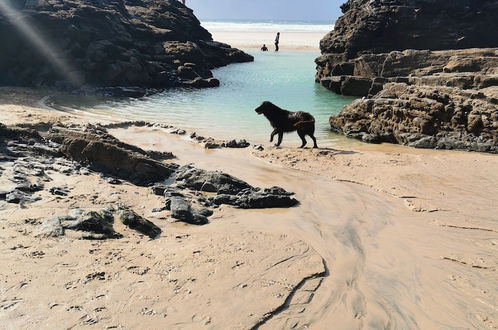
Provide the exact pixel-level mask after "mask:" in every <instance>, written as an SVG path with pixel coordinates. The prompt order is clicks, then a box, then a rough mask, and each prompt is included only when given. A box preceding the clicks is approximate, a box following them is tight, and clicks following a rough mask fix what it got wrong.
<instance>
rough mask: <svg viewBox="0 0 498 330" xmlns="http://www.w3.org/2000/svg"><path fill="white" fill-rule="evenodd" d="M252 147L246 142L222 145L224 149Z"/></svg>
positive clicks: (238, 141)
mask: <svg viewBox="0 0 498 330" xmlns="http://www.w3.org/2000/svg"><path fill="white" fill-rule="evenodd" d="M250 145H251V144H250V143H249V142H247V141H246V140H230V141H226V142H223V143H222V144H221V146H222V147H224V148H247V147H249V146H250Z"/></svg>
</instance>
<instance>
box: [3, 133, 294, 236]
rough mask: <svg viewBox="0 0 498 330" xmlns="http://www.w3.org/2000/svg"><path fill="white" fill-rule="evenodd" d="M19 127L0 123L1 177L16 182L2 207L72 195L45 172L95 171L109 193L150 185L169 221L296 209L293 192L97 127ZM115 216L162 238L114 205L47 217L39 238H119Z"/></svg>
mask: <svg viewBox="0 0 498 330" xmlns="http://www.w3.org/2000/svg"><path fill="white" fill-rule="evenodd" d="M23 126H24V127H22V128H21V127H19V126H14V127H7V126H5V125H2V124H1V123H0V165H2V166H0V178H1V179H2V180H5V181H10V182H12V183H15V185H12V186H11V187H9V189H7V190H2V191H0V202H3V201H5V202H8V203H15V204H19V206H20V207H21V208H22V207H24V206H25V204H28V203H36V202H37V201H39V200H41V199H43V198H46V197H47V196H51V198H55V200H60V199H74V198H75V196H74V194H73V193H72V191H71V190H72V188H71V187H66V186H55V185H52V186H51V187H46V186H45V183H46V182H50V181H52V179H51V178H50V177H49V175H47V173H48V172H46V171H56V172H58V173H60V174H62V175H66V176H72V175H76V176H88V175H91V174H92V173H98V174H99V175H100V177H101V180H100V182H101V184H103V185H108V186H107V187H109V189H115V187H114V186H115V185H119V184H123V182H122V181H121V180H118V179H116V178H120V179H122V180H126V181H128V185H129V184H135V185H140V186H150V188H151V190H152V192H153V193H154V195H159V196H163V197H164V199H163V201H164V205H163V207H158V208H154V209H153V210H152V212H153V213H159V212H164V211H170V212H169V216H170V217H171V218H172V219H173V220H174V221H181V222H185V223H189V224H193V225H205V224H208V223H209V219H208V218H209V217H210V216H212V215H213V214H214V210H216V209H217V208H219V207H220V205H222V204H226V205H231V206H235V207H238V208H284V207H292V206H296V205H298V204H299V202H298V201H297V200H296V199H295V198H293V197H292V196H293V195H294V194H293V193H291V192H288V191H286V190H284V189H282V188H279V187H272V188H268V189H262V188H256V187H253V186H251V185H250V184H249V183H247V182H245V181H242V180H240V179H237V178H235V177H233V176H231V175H229V174H227V173H223V172H219V171H206V170H202V169H198V168H195V167H193V166H192V165H187V166H179V165H178V164H175V163H171V162H166V161H163V160H164V159H169V158H171V157H170V156H171V154H170V153H164V152H151V151H146V150H143V149H141V148H138V147H136V146H133V145H129V144H126V143H123V142H121V141H119V140H118V139H116V138H114V137H113V136H112V135H110V134H109V133H108V132H107V130H106V129H105V128H104V127H103V126H100V125H92V124H85V125H67V126H62V125H61V124H58V125H55V124H51V123H38V124H34V125H29V124H24V125H23ZM4 164H5V165H6V167H8V168H9V170H8V171H5V168H4V166H3V165H4ZM11 164H12V165H11ZM80 182H81V181H80ZM54 196H55V197H54ZM118 211H119V212H118ZM116 212H118V213H117V214H116ZM115 214H116V215H118V216H119V219H120V220H121V222H122V223H123V224H124V225H125V226H127V227H129V228H131V229H133V230H136V231H138V232H139V233H142V234H144V235H146V236H148V237H150V238H155V237H157V236H158V235H160V233H161V228H159V227H157V226H156V225H155V224H154V223H152V222H150V221H148V220H147V219H145V218H143V217H141V216H140V215H138V214H136V213H135V212H134V211H133V210H131V209H130V208H129V207H128V206H126V205H124V204H122V203H120V202H118V203H116V204H115V205H111V206H110V207H109V208H107V209H105V210H102V211H101V212H83V211H74V212H72V213H71V214H69V215H67V216H63V217H57V218H51V219H48V220H46V221H45V222H44V223H43V225H42V227H41V228H40V235H41V236H44V237H58V236H63V235H65V231H66V230H72V231H77V232H82V233H83V234H82V236H81V238H84V239H107V238H119V237H121V235H120V234H117V233H115V232H114V229H113V223H114V222H113V221H114V215H115Z"/></svg>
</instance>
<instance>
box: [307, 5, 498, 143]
mask: <svg viewBox="0 0 498 330" xmlns="http://www.w3.org/2000/svg"><path fill="white" fill-rule="evenodd" d="M342 10H343V12H344V16H342V17H341V18H340V19H339V20H338V21H337V23H336V26H335V29H334V31H332V32H331V33H329V34H328V35H327V36H326V37H325V38H324V39H323V40H322V41H321V50H322V56H320V57H319V58H317V59H316V63H317V75H316V80H317V82H320V83H321V84H322V86H324V87H326V88H327V89H329V90H331V91H333V92H335V93H338V94H343V95H349V96H363V97H368V99H366V100H361V101H356V102H354V103H353V104H352V105H350V106H348V107H345V108H344V109H343V110H342V111H341V113H340V114H339V115H337V116H332V117H331V118H330V124H331V126H332V129H334V130H336V131H339V132H343V133H345V134H346V135H348V136H351V137H355V138H360V139H362V140H363V141H367V142H393V143H401V144H406V145H410V146H414V147H424V148H447V149H465V150H474V151H486V152H496V151H497V143H498V142H497V139H496V135H497V130H498V121H497V119H496V118H497V116H498V115H497V101H496V95H495V87H496V86H498V48H493V47H498V21H497V20H496V17H497V16H498V0H482V1H470V0H459V1H436V0H415V1H407V0H401V1H390V0H372V1H366V0H349V1H348V2H346V3H345V4H344V5H343V6H342Z"/></svg>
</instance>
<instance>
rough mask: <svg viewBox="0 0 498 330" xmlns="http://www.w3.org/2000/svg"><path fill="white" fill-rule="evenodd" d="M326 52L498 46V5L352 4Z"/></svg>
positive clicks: (486, 0) (354, 0)
mask: <svg viewBox="0 0 498 330" xmlns="http://www.w3.org/2000/svg"><path fill="white" fill-rule="evenodd" d="M341 9H342V12H343V13H344V15H343V16H342V17H340V18H339V19H338V21H337V22H336V24H335V29H334V31H332V32H330V33H329V34H328V35H327V36H325V38H323V40H322V41H321V43H320V47H321V50H322V53H324V54H325V53H327V54H330V53H335V54H344V55H345V57H346V58H345V59H350V58H354V57H357V56H358V55H359V54H360V53H362V52H368V53H386V52H390V51H392V50H405V49H429V50H445V49H465V48H477V47H484V48H487V47H497V46H498V20H497V19H496V17H497V16H498V0H456V1H440V0H397V1H393V0H348V1H347V2H346V3H345V4H344V5H342V7H341Z"/></svg>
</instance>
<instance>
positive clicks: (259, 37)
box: [211, 31, 324, 51]
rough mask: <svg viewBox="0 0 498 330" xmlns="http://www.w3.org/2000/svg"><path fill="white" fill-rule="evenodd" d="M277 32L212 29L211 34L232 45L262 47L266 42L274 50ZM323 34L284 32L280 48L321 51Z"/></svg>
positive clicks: (244, 47)
mask: <svg viewBox="0 0 498 330" xmlns="http://www.w3.org/2000/svg"><path fill="white" fill-rule="evenodd" d="M277 32H278V31H275V32H247V31H246V32H228V31H212V32H211V34H212V35H213V38H214V39H215V40H218V41H221V42H225V43H227V44H229V45H231V46H232V47H237V48H242V49H260V48H261V46H262V45H263V44H266V46H267V47H268V49H269V50H270V51H273V50H274V48H275V46H274V43H275V35H276V33H277ZM323 35H324V33H323V32H282V33H281V36H280V49H282V50H283V51H285V50H304V51H319V49H320V40H321V39H322V38H323Z"/></svg>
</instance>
